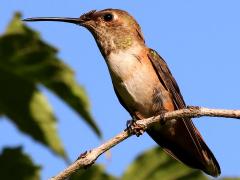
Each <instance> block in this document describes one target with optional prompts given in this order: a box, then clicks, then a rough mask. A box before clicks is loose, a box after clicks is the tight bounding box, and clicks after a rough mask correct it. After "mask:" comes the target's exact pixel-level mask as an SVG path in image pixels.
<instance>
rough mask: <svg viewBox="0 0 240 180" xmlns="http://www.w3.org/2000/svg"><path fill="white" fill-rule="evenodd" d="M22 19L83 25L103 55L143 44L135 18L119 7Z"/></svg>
mask: <svg viewBox="0 0 240 180" xmlns="http://www.w3.org/2000/svg"><path fill="white" fill-rule="evenodd" d="M24 21H60V22H68V23H73V24H77V25H80V26H83V27H85V28H87V29H88V30H89V31H90V32H91V33H92V34H93V36H94V38H95V40H96V42H97V44H98V46H99V48H100V50H101V52H102V53H103V55H104V56H106V55H108V54H110V53H111V52H113V51H119V50H123V49H128V48H130V47H132V46H134V45H136V44H137V45H144V38H143V35H142V32H141V28H140V26H139V25H138V23H137V22H136V20H135V19H134V18H133V17H132V16H131V15H130V14H129V13H127V12H126V11H123V10H119V9H104V10H101V11H96V10H92V11H90V12H88V13H85V14H83V15H81V16H80V17H79V18H60V17H38V18H27V19H24Z"/></svg>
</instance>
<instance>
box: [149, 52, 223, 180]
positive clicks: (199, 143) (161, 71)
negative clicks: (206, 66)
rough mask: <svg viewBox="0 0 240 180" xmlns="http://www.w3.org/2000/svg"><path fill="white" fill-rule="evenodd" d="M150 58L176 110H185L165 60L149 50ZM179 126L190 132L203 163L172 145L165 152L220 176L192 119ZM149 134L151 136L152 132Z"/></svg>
mask: <svg viewBox="0 0 240 180" xmlns="http://www.w3.org/2000/svg"><path fill="white" fill-rule="evenodd" d="M148 57H149V59H150V61H151V63H152V65H153V67H154V69H155V71H156V73H157V75H158V78H159V80H160V82H161V83H162V84H163V86H164V87H165V88H166V90H167V91H168V92H170V94H171V95H172V98H173V101H174V105H175V108H176V109H182V108H185V107H186V104H185V102H184V100H183V97H182V95H181V92H180V89H179V87H178V85H177V83H176V81H175V79H174V78H173V76H172V74H171V72H170V70H169V68H168V66H167V64H166V62H165V61H164V60H163V58H162V57H161V56H160V55H158V53H157V52H156V51H154V50H152V49H149V53H148ZM179 126H182V127H180V128H182V129H183V130H184V129H186V132H188V133H187V134H185V135H184V136H186V137H187V138H189V137H190V139H192V143H193V144H194V146H195V148H196V150H197V152H198V153H197V154H198V156H200V159H201V161H200V162H199V163H197V162H193V161H194V160H191V159H190V158H186V157H184V156H185V155H183V154H184V153H183V154H181V153H178V152H176V149H174V147H172V146H171V145H170V146H169V147H170V148H167V149H165V150H166V151H167V152H168V153H170V154H171V155H172V156H173V157H175V158H177V159H179V160H181V161H183V162H185V163H186V164H189V165H190V166H193V167H195V168H200V169H202V170H203V171H205V172H206V173H208V174H210V175H212V176H217V175H219V174H220V167H219V165H218V163H217V161H216V159H215V157H214V155H213V154H212V152H211V151H210V149H209V148H208V147H207V145H206V144H205V143H204V141H203V139H202V137H201V135H200V133H199V132H198V130H197V129H196V128H195V126H194V125H193V123H192V121H191V119H182V120H179ZM149 134H150V135H151V132H150V133H149ZM152 134H153V136H156V135H157V132H154V131H153V132H152ZM179 135H181V134H179ZM155 140H156V139H155ZM156 141H158V140H156ZM159 142H161V143H163V144H164V143H165V142H163V140H159ZM165 144H167V143H165ZM193 151H194V150H193ZM206 157H207V159H206ZM207 161H208V162H207ZM201 162H204V164H201Z"/></svg>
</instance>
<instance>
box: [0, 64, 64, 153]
mask: <svg viewBox="0 0 240 180" xmlns="http://www.w3.org/2000/svg"><path fill="white" fill-rule="evenodd" d="M0 84H3V86H1V88H0V109H1V111H2V112H4V115H5V116H7V117H8V118H9V119H10V120H11V121H12V122H13V123H15V124H16V125H17V127H18V128H19V130H21V131H22V132H25V133H27V134H29V135H31V137H33V138H34V139H35V140H37V141H40V142H42V143H43V144H45V145H47V146H49V147H50V148H51V149H52V150H53V151H54V152H55V153H57V154H59V155H61V156H63V157H65V153H64V149H63V147H62V145H61V141H60V139H59V138H58V135H57V130H56V120H55V118H54V116H53V112H52V109H51V107H50V106H49V104H48V102H47V100H46V98H45V97H44V96H43V95H42V94H41V93H40V91H39V90H38V89H37V88H36V86H35V85H34V83H31V82H30V81H27V80H25V79H24V78H21V77H20V76H17V75H15V74H12V73H9V72H6V71H5V70H3V69H1V67H0Z"/></svg>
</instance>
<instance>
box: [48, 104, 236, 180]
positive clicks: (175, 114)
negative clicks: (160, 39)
mask: <svg viewBox="0 0 240 180" xmlns="http://www.w3.org/2000/svg"><path fill="white" fill-rule="evenodd" d="M202 116H210V117H225V118H237V119H240V110H225V109H209V108H204V107H197V106H189V107H187V108H185V109H180V110H176V111H172V112H166V113H164V114H162V115H159V116H155V117H150V118H147V119H142V120H138V121H136V124H137V125H139V126H141V127H143V128H144V130H146V129H147V128H149V127H151V126H152V125H153V124H155V123H159V122H160V123H164V122H165V121H167V120H171V119H178V118H186V117H188V118H199V117H202ZM133 134H134V132H131V131H130V130H129V129H125V130H124V131H122V132H120V133H119V134H118V135H116V136H115V137H113V138H111V139H109V140H108V141H107V142H105V143H103V144H102V145H100V146H99V147H96V148H94V149H92V150H89V151H88V152H85V153H83V154H82V155H81V156H80V157H79V159H78V160H77V161H75V162H74V163H73V164H71V165H70V166H68V167H67V168H66V169H65V170H63V171H61V172H60V173H59V174H58V175H56V176H55V177H53V178H51V180H64V179H66V178H67V177H69V176H70V175H71V174H73V173H74V172H75V171H77V170H79V169H83V168H87V167H89V166H91V165H92V164H93V163H94V162H95V161H96V160H97V158H98V157H99V156H100V155H101V154H103V153H104V152H106V151H107V150H109V149H111V148H112V147H114V146H116V145H117V144H119V143H120V142H122V141H124V140H125V139H127V138H129V137H130V136H132V135H133Z"/></svg>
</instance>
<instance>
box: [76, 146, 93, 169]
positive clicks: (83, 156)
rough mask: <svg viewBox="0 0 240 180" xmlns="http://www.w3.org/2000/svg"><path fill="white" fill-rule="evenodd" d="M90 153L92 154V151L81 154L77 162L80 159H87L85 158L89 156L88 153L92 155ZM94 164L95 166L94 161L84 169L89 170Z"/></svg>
mask: <svg viewBox="0 0 240 180" xmlns="http://www.w3.org/2000/svg"><path fill="white" fill-rule="evenodd" d="M90 152H91V150H90V151H85V152H84V153H81V154H80V155H79V156H78V158H77V160H76V161H78V160H79V159H82V158H85V157H86V156H87V155H88V153H90ZM93 164H94V161H93V162H91V163H90V164H88V165H86V166H84V167H83V168H84V169H87V168H89V167H91V166H92V165H93Z"/></svg>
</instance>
